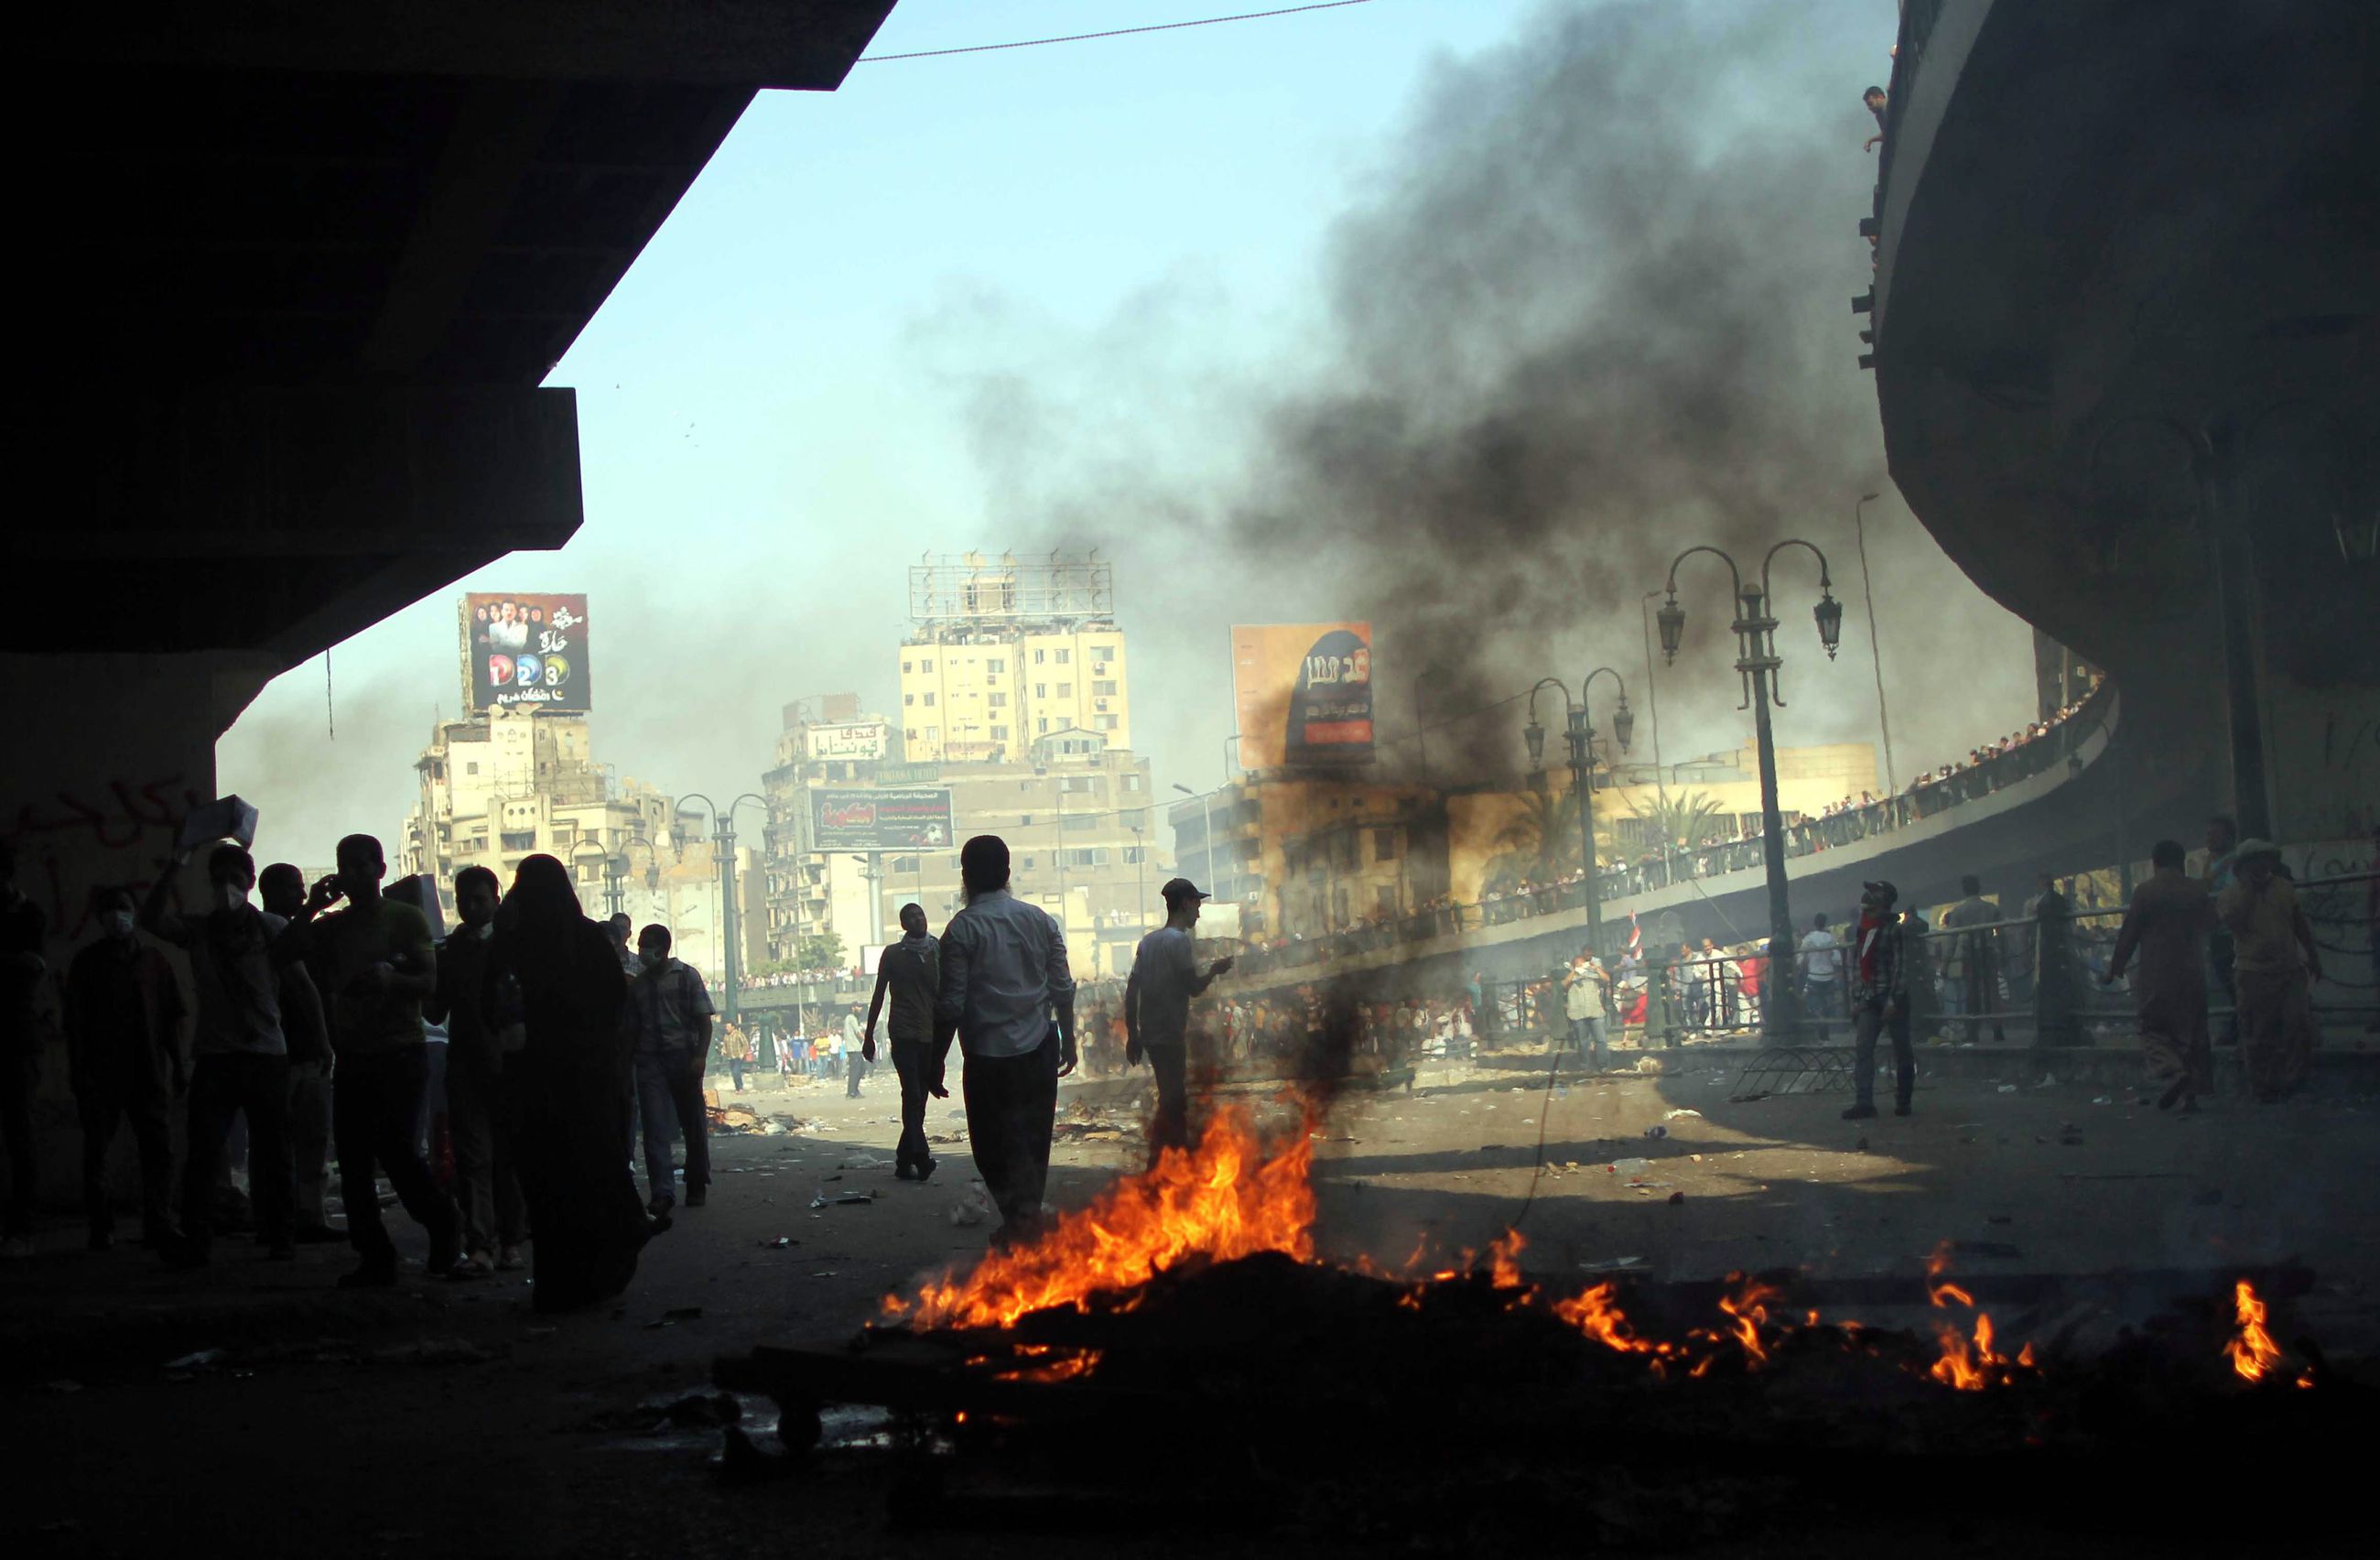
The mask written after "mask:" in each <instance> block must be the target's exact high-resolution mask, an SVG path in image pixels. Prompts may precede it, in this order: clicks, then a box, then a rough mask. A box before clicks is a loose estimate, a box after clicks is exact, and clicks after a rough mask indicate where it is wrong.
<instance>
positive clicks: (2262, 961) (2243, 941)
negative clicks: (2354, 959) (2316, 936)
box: [2215, 839, 2322, 1105]
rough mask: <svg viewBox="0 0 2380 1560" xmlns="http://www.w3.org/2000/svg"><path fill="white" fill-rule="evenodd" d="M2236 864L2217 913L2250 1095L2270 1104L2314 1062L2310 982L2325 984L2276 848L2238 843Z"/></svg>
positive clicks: (2295, 894)
mask: <svg viewBox="0 0 2380 1560" xmlns="http://www.w3.org/2000/svg"><path fill="white" fill-rule="evenodd" d="M2233 859H2234V860H2235V861H2236V862H2237V864H2238V867H2237V871H2238V875H2237V876H2235V877H2234V878H2233V879H2232V881H2231V886H2230V887H2228V888H2227V889H2225V890H2224V891H2223V894H2222V896H2221V897H2220V898H2218V899H2217V900H2216V905H2215V908H2216V914H2217V915H2218V916H2220V917H2221V918H2222V921H2223V924H2224V926H2225V927H2227V928H2228V930H2229V931H2230V933H2231V989H2232V991H2233V992H2234V993H2236V994H2237V996H2238V1000H2239V1005H2240V1066H2242V1067H2243V1068H2245V1069H2246V1071H2247V1074H2248V1087H2249V1089H2250V1091H2252V1092H2253V1093H2254V1094H2255V1096H2256V1098H2257V1100H2258V1101H2260V1102H2261V1103H2265V1104H2268V1105H2269V1104H2273V1103H2277V1101H2278V1100H2279V1099H2280V1098H2281V1096H2282V1095H2283V1094H2286V1093H2288V1092H2289V1091H2290V1090H2291V1089H2294V1088H2296V1087H2297V1085H2298V1084H2299V1083H2301V1082H2302V1081H2303V1080H2304V1079H2305V1075H2306V1071H2307V1069H2308V1068H2309V1067H2311V1066H2313V1042H2314V1026H2313V989H2312V983H2313V981H2319V980H2321V979H2322V950H2321V949H2320V948H2319V947H2318V946H2317V945H2315V943H2314V940H2313V923H2312V922H2310V921H2309V920H2307V919H2306V913H2305V910H2304V908H2302V907H2301V906H2300V905H2299V903H2298V891H2297V888H2296V886H2295V885H2294V884H2291V883H2290V882H2289V879H2288V878H2286V877H2284V876H2282V875H2281V873H2280V870H2279V869H2280V864H2281V852H2280V848H2279V847H2277V846H2275V845H2271V844H2269V843H2267V842H2265V841H2264V840H2260V839H2247V840H2241V841H2240V847H2239V850H2238V852H2237V854H2236V855H2235V857H2234V858H2233Z"/></svg>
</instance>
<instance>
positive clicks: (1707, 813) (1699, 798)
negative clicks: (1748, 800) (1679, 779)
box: [1644, 791, 1728, 850]
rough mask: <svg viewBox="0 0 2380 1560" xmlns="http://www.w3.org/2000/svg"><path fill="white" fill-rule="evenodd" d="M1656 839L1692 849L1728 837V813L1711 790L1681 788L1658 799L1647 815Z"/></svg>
mask: <svg viewBox="0 0 2380 1560" xmlns="http://www.w3.org/2000/svg"><path fill="white" fill-rule="evenodd" d="M1644 817H1645V822H1646V823H1648V824H1650V825H1651V827H1652V833H1653V836H1654V838H1656V839H1665V840H1668V841H1669V842H1670V845H1671V846H1672V847H1675V848H1677V849H1680V850H1692V849H1694V847H1696V846H1701V845H1708V844H1709V843H1711V841H1713V840H1716V839H1722V838H1724V837H1726V835H1727V833H1728V826H1727V820H1726V815H1725V814H1723V813H1722V812H1720V811H1719V806H1718V802H1716V801H1714V800H1712V799H1711V796H1710V793H1709V792H1707V791H1681V792H1679V793H1678V794H1676V795H1675V796H1672V797H1670V798H1668V799H1666V800H1662V801H1656V802H1655V803H1654V804H1653V810H1651V811H1650V812H1647V813H1645V814H1644Z"/></svg>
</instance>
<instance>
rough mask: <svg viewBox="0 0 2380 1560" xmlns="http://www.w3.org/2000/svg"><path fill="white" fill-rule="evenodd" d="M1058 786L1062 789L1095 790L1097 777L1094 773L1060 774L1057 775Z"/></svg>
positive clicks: (1096, 788) (1097, 783)
mask: <svg viewBox="0 0 2380 1560" xmlns="http://www.w3.org/2000/svg"><path fill="white" fill-rule="evenodd" d="M1058 788H1059V789H1060V790H1062V791H1097V790H1098V789H1099V776H1098V775H1096V774H1062V775H1060V776H1059V777H1058Z"/></svg>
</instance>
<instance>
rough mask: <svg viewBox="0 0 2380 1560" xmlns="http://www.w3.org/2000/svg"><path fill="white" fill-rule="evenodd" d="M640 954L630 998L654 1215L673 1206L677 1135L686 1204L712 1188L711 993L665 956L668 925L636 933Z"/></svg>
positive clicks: (698, 1201)
mask: <svg viewBox="0 0 2380 1560" xmlns="http://www.w3.org/2000/svg"><path fill="white" fill-rule="evenodd" d="M637 957H639V958H640V959H641V960H642V961H643V963H644V971H643V973H641V974H639V975H638V976H637V979H636V981H635V983H634V984H632V985H631V986H630V987H629V988H628V1005H629V1007H630V1008H631V1009H632V1010H633V1011H634V1012H635V1014H636V1018H637V1052H636V1056H637V1060H636V1070H637V1115H638V1116H639V1118H640V1119H641V1120H642V1122H643V1124H644V1131H645V1174H646V1176H647V1178H648V1179H649V1180H650V1182H651V1183H652V1200H651V1201H650V1202H649V1203H647V1204H646V1210H647V1212H649V1213H651V1214H652V1215H653V1216H654V1217H655V1218H659V1217H660V1216H661V1215H662V1214H664V1213H668V1212H669V1211H670V1210H671V1209H673V1208H674V1207H676V1206H677V1198H676V1196H675V1192H674V1181H673V1178H672V1172H671V1166H670V1146H671V1140H672V1139H673V1138H674V1137H677V1136H680V1135H683V1136H684V1138H685V1139H686V1206H687V1207H688V1208H699V1207H701V1206H702V1205H703V1202H704V1200H706V1199H707V1198H708V1197H709V1196H710V1135H709V1134H710V1121H709V1119H708V1118H707V1117H706V1116H705V1115H704V1114H703V1104H702V1068H703V1059H704V1057H705V1055H706V1054H708V1053H709V1052H710V1016H711V1007H710V992H709V991H708V990H707V989H705V988H704V986H703V983H702V976H701V974H700V973H699V972H698V971H697V970H696V969H695V968H694V967H693V966H692V965H690V964H687V963H686V962H684V961H683V960H680V959H674V958H672V957H670V932H669V928H668V927H666V926H662V925H659V924H655V925H652V926H648V927H646V928H645V929H644V930H643V931H642V932H638V933H637ZM673 1127H674V1128H675V1130H673Z"/></svg>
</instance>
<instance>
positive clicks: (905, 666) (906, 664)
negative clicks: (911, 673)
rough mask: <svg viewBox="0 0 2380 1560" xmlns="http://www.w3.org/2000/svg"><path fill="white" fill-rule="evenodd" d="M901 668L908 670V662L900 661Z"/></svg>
mask: <svg viewBox="0 0 2380 1560" xmlns="http://www.w3.org/2000/svg"><path fill="white" fill-rule="evenodd" d="M901 669H902V670H903V671H907V670H909V663H907V662H906V661H904V662H902V663H901Z"/></svg>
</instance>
